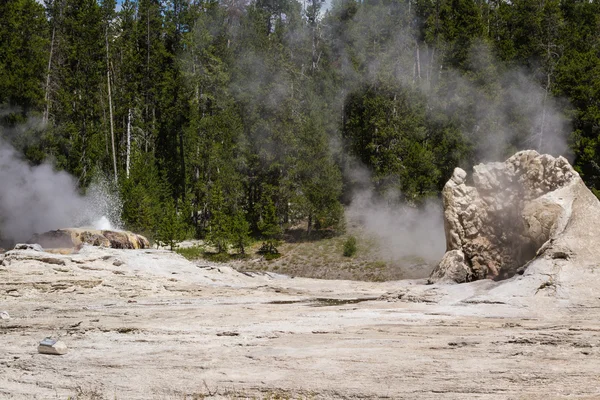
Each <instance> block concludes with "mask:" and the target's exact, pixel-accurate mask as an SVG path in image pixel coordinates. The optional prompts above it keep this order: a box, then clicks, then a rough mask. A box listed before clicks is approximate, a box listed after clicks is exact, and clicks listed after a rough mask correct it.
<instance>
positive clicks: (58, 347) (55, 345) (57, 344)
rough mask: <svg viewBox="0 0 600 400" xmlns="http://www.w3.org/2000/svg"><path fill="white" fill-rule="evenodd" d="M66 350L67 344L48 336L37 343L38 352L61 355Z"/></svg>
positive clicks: (65, 352)
mask: <svg viewBox="0 0 600 400" xmlns="http://www.w3.org/2000/svg"><path fill="white" fill-rule="evenodd" d="M67 350H68V349H67V345H66V344H65V343H64V342H62V341H60V340H58V339H53V338H50V337H47V338H45V339H44V340H42V341H41V342H40V344H39V345H38V352H39V353H40V354H51V355H57V356H62V355H63V354H67Z"/></svg>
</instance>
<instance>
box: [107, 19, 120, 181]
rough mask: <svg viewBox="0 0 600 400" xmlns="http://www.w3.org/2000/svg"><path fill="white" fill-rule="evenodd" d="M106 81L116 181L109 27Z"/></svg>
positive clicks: (116, 179) (116, 178)
mask: <svg viewBox="0 0 600 400" xmlns="http://www.w3.org/2000/svg"><path fill="white" fill-rule="evenodd" d="M106 82H107V84H108V115H109V118H110V141H111V144H112V156H113V167H114V170H115V182H117V181H118V179H119V177H118V175H117V153H116V151H115V129H114V124H113V108H112V94H111V91H110V54H109V51H108V28H106Z"/></svg>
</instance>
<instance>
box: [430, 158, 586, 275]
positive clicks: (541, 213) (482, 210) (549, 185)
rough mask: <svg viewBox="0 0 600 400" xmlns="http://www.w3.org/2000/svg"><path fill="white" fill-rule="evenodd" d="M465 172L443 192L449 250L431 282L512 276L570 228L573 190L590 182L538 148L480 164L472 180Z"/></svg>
mask: <svg viewBox="0 0 600 400" xmlns="http://www.w3.org/2000/svg"><path fill="white" fill-rule="evenodd" d="M466 175H467V174H466V172H465V171H463V170H462V169H460V168H457V169H455V171H454V174H453V176H452V178H451V179H450V180H449V181H448V182H447V183H446V185H445V186H444V190H443V192H442V195H443V201H444V228H445V234H446V254H445V255H444V257H443V258H442V260H441V262H440V263H439V264H438V266H437V267H436V268H435V270H434V271H433V272H432V274H431V276H430V278H429V281H430V282H431V283H434V282H444V281H445V282H458V283H461V282H468V281H473V280H478V279H484V278H492V279H505V278H509V277H511V276H513V275H514V274H515V273H517V272H518V271H519V270H520V268H522V267H523V266H524V265H525V264H526V263H527V262H528V261H530V260H532V259H533V258H535V257H536V255H539V254H541V252H542V251H543V249H544V247H545V244H546V243H549V242H550V241H551V240H553V239H554V238H556V237H557V236H558V235H559V234H560V233H561V232H562V231H563V230H564V229H565V227H566V225H567V222H568V221H569V218H570V217H571V203H572V202H573V201H574V200H573V199H574V196H573V195H572V193H571V192H573V191H574V188H576V187H579V186H583V188H585V184H584V183H583V181H582V180H581V178H580V177H579V174H577V172H576V171H575V170H574V169H573V167H572V166H571V165H570V164H569V162H568V161H567V160H566V159H565V158H563V157H558V158H554V157H552V156H550V155H540V154H538V153H537V152H536V151H533V150H527V151H521V152H518V153H517V154H515V155H514V156H512V157H510V158H509V159H508V160H506V161H505V162H503V163H501V162H498V163H489V164H480V165H477V166H475V167H474V168H473V186H469V185H467V184H466ZM585 189H586V190H587V188H585ZM588 191H589V190H588Z"/></svg>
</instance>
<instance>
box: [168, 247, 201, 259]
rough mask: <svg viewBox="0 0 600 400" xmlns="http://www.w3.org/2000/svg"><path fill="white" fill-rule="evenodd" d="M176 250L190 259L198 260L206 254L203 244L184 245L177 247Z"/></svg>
mask: <svg viewBox="0 0 600 400" xmlns="http://www.w3.org/2000/svg"><path fill="white" fill-rule="evenodd" d="M175 252H176V253H178V254H181V255H182V256H184V257H185V258H187V259H188V260H197V259H199V258H202V256H203V255H204V248H203V247H201V246H193V247H182V248H177V249H175Z"/></svg>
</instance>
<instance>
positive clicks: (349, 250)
mask: <svg viewBox="0 0 600 400" xmlns="http://www.w3.org/2000/svg"><path fill="white" fill-rule="evenodd" d="M357 251H358V248H357V246H356V238H355V237H354V236H350V237H348V239H346V241H345V242H344V257H353V256H354V255H355V254H356V252H357Z"/></svg>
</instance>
